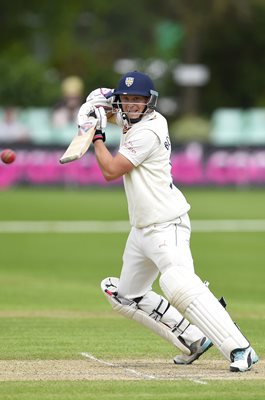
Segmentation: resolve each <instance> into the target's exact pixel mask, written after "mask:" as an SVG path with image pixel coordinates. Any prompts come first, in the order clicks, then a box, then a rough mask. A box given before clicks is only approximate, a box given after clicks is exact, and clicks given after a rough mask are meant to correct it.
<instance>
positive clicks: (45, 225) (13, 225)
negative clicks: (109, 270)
mask: <svg viewBox="0 0 265 400" xmlns="http://www.w3.org/2000/svg"><path fill="white" fill-rule="evenodd" d="M191 226H192V231H193V232H265V219H243V220H235V219H229V220H193V221H191ZM129 230H130V225H129V222H128V221H0V233H5V234H7V233H124V232H126V233H128V232H129Z"/></svg>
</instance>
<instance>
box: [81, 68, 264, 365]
mask: <svg viewBox="0 0 265 400" xmlns="http://www.w3.org/2000/svg"><path fill="white" fill-rule="evenodd" d="M157 99H158V93H157V91H156V90H155V88H154V84H153V82H152V80H151V79H150V77H149V76H148V75H146V74H144V73H141V72H138V71H133V72H128V73H126V74H125V75H124V76H122V77H121V79H120V81H119V83H118V85H117V87H116V88H115V89H103V88H101V89H96V90H94V91H92V92H91V93H90V94H89V96H88V97H87V101H86V103H84V104H83V105H82V106H81V108H80V110H79V114H78V124H79V125H80V126H82V124H85V123H86V121H87V119H88V118H89V116H91V115H96V117H97V119H98V123H97V130H96V133H95V135H94V138H93V143H94V149H95V154H96V158H97V162H98V165H99V167H100V169H101V171H102V174H103V176H104V178H105V179H106V180H107V181H112V180H115V179H117V178H119V177H121V176H122V177H123V182H124V188H125V192H126V197H127V202H128V212H129V219H130V224H131V231H130V233H129V236H128V239H127V243H126V246H125V249H124V253H123V265H122V269H121V274H120V277H119V279H118V278H114V277H108V278H106V279H104V280H103V281H102V282H101V288H102V290H103V292H104V294H105V296H106V298H107V299H108V301H109V302H110V304H111V306H112V307H113V309H114V310H116V311H117V312H119V313H120V314H122V315H124V316H125V317H127V318H130V319H133V320H135V321H138V322H139V323H141V324H142V325H144V326H145V327H147V328H149V329H150V330H152V331H153V332H155V333H156V334H158V335H160V336H161V337H162V338H164V339H166V340H167V341H168V342H170V343H171V344H172V345H173V346H175V347H177V348H178V349H179V350H180V354H178V355H177V356H175V358H174V363H175V364H191V363H192V362H193V361H195V360H196V359H198V358H199V357H200V356H201V355H202V354H203V353H204V352H206V351H207V350H208V349H209V348H210V347H211V346H212V345H215V346H216V347H217V349H218V350H219V351H220V352H221V353H222V354H223V356H224V357H225V358H226V359H227V360H228V361H229V362H230V371H232V372H244V371H248V370H250V369H251V368H252V366H253V364H255V363H256V362H257V361H258V356H257V354H256V353H255V351H254V349H253V348H252V347H251V345H250V343H249V341H248V339H247V338H246V337H245V336H244V335H243V334H242V332H241V331H240V330H239V329H238V327H237V326H236V325H235V323H234V322H233V321H232V319H231V317H230V316H229V314H228V312H227V311H226V310H225V308H224V307H223V306H222V305H221V304H220V302H219V301H218V300H217V298H216V297H215V296H214V295H213V294H212V292H211V291H210V290H209V288H208V287H207V285H205V284H204V283H203V282H202V280H201V279H200V278H199V276H198V275H196V273H195V271H194V265H193V259H192V254H191V250H190V235H191V226H190V219H189V215H188V212H189V210H190V205H189V203H188V202H187V200H186V198H185V197H184V195H183V194H182V192H181V191H180V190H179V189H178V188H177V187H176V186H175V185H174V183H173V182H172V177H171V164H170V156H171V144H170V137H169V132H168V124H167V121H166V119H165V118H164V117H163V116H162V115H161V114H160V113H159V112H157V111H156V104H157ZM108 121H111V122H113V121H115V123H116V124H118V125H119V126H121V127H122V130H123V134H122V136H121V141H120V147H119V150H118V151H117V154H115V155H112V154H111V153H110V152H109V150H108V149H107V147H106V146H105V143H104V142H105V128H106V124H107V122H108ZM158 277H159V283H160V287H161V289H162V292H163V293H164V295H165V297H163V296H161V295H160V294H158V293H156V292H155V291H153V289H152V285H153V283H154V281H155V280H156V279H157V278H158Z"/></svg>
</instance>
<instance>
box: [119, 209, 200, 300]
mask: <svg viewBox="0 0 265 400" xmlns="http://www.w3.org/2000/svg"><path fill="white" fill-rule="evenodd" d="M176 266H182V267H185V268H186V269H187V270H189V271H190V272H194V266H193V259H192V255H191V251H190V220H189V216H188V214H185V215H184V216H182V217H180V218H178V219H177V220H176V221H174V222H166V223H163V224H156V225H150V226H148V227H147V228H142V229H137V228H134V227H133V228H132V229H131V232H130V234H129V237H128V240H127V243H126V247H125V250H124V254H123V266H122V271H121V275H120V281H119V295H121V296H122V297H126V298H129V299H134V298H137V297H141V296H143V295H144V294H145V293H147V292H148V291H150V290H151V289H152V285H153V282H154V281H155V279H156V278H157V277H158V274H159V272H160V273H161V274H163V273H164V272H166V271H167V270H168V269H170V268H171V267H176Z"/></svg>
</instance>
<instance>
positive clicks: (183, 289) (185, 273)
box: [160, 267, 207, 313]
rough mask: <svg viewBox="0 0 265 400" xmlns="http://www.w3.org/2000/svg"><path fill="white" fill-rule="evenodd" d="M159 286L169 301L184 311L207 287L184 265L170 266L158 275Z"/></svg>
mask: <svg viewBox="0 0 265 400" xmlns="http://www.w3.org/2000/svg"><path fill="white" fill-rule="evenodd" d="M160 287H161V289H162V291H163V292H164V294H165V295H166V297H167V298H168V300H169V301H170V303H171V304H172V305H174V307H176V308H177V309H178V310H179V311H180V312H181V313H184V312H185V310H186V309H187V307H188V306H189V305H190V303H192V301H193V300H194V299H195V298H196V297H197V296H199V295H200V294H202V293H204V292H205V291H206V290H207V287H206V286H205V285H204V283H203V282H202V280H201V279H200V278H199V277H198V276H197V275H196V274H194V273H193V272H191V271H189V270H187V269H186V268H184V267H172V268H170V269H168V270H167V271H166V272H165V273H164V274H162V275H161V277H160Z"/></svg>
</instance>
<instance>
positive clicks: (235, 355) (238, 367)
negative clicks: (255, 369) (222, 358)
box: [230, 347, 259, 372]
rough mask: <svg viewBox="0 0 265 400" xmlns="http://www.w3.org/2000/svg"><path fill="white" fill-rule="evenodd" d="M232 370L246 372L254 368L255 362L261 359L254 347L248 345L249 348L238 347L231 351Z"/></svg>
mask: <svg viewBox="0 0 265 400" xmlns="http://www.w3.org/2000/svg"><path fill="white" fill-rule="evenodd" d="M231 361H232V364H230V371H232V372H246V371H249V370H250V369H251V368H252V365H253V364H256V363H257V362H258V361H259V357H258V356H257V354H256V353H255V351H254V350H253V349H252V347H248V348H247V349H237V350H234V351H232V353H231Z"/></svg>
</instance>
